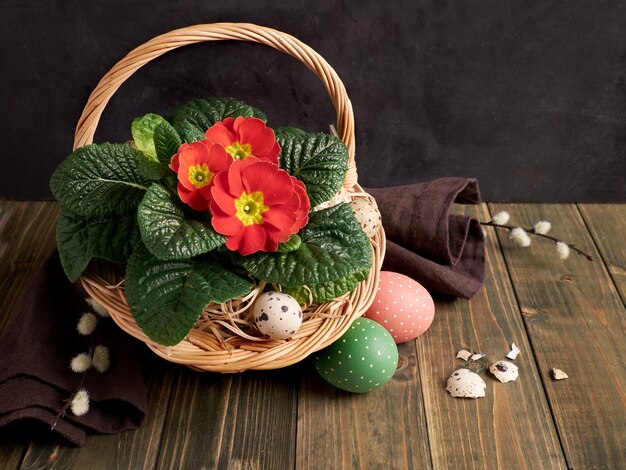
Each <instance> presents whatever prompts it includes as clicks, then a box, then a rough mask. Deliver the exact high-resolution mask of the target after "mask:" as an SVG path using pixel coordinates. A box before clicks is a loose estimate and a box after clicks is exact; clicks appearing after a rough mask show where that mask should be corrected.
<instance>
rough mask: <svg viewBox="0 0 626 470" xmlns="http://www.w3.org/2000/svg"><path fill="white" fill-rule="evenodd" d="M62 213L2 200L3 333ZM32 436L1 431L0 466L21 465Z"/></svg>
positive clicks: (45, 206)
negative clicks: (29, 438)
mask: <svg viewBox="0 0 626 470" xmlns="http://www.w3.org/2000/svg"><path fill="white" fill-rule="evenodd" d="M58 214H59V209H58V205H57V204H56V203H51V202H14V201H0V333H1V332H2V330H3V329H4V327H5V326H6V324H7V323H8V321H9V318H10V317H11V313H12V312H13V309H14V308H15V304H16V302H17V301H18V299H19V297H20V295H21V294H22V291H23V289H24V287H25V286H26V284H27V283H28V281H30V279H31V278H32V276H33V275H34V273H35V271H36V269H37V267H38V266H39V264H40V263H41V262H43V260H44V259H45V257H46V256H47V255H48V254H49V253H50V251H51V250H52V249H53V247H54V244H55V241H54V236H53V234H54V226H55V224H56V219H57V217H58ZM51 234H52V235H51ZM0 360H1V358H0ZM28 437H29V433H28V430H25V429H24V427H23V426H17V427H15V426H11V427H10V428H9V429H5V430H3V431H2V432H1V433H0V468H2V469H7V470H12V469H14V468H17V467H19V465H20V462H21V461H22V456H23V455H24V453H25V451H26V449H27V447H28V440H27V438H28Z"/></svg>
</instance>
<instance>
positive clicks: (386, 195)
mask: <svg viewBox="0 0 626 470" xmlns="http://www.w3.org/2000/svg"><path fill="white" fill-rule="evenodd" d="M366 191H367V192H369V193H370V194H371V195H372V196H374V198H375V199H376V202H377V203H378V208H379V209H380V213H381V215H382V222H383V227H384V228H385V232H386V234H387V254H386V255H385V259H384V262H383V269H384V270H386V271H394V272H398V273H401V274H404V275H406V276H409V277H411V278H413V279H415V280H416V281H417V282H419V283H420V284H422V285H423V286H424V287H425V288H426V289H427V290H428V291H429V292H431V293H434V292H437V293H440V294H446V295H452V296H454V297H463V298H466V299H470V298H472V297H473V296H474V295H475V294H476V292H478V290H479V289H480V287H481V286H482V284H483V281H484V280H485V239H484V235H483V231H482V227H481V226H480V223H479V222H478V221H477V220H475V219H472V218H470V217H467V216H462V215H451V214H450V213H449V211H450V206H451V205H452V204H453V203H455V202H456V203H460V204H478V203H480V191H479V189H478V182H477V181H476V180H475V179H469V178H440V179H437V180H434V181H431V182H429V183H419V184H411V185H406V186H396V187H391V188H381V189H366Z"/></svg>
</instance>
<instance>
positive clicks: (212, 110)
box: [171, 98, 267, 142]
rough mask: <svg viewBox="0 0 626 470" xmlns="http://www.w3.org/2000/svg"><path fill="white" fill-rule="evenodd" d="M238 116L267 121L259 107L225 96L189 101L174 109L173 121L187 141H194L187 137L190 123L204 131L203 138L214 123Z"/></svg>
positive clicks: (199, 130)
mask: <svg viewBox="0 0 626 470" xmlns="http://www.w3.org/2000/svg"><path fill="white" fill-rule="evenodd" d="M237 116H243V117H256V118H259V119H262V120H263V121H267V118H266V117H265V114H263V113H262V112H261V111H259V110H258V109H256V108H253V107H252V106H248V105H247V104H245V103H243V102H241V101H237V100H229V99H224V98H208V99H205V100H193V101H189V102H187V103H185V104H183V105H182V106H180V107H178V108H176V109H175V110H174V113H173V114H172V119H171V121H172V125H173V126H174V128H175V129H176V130H177V131H178V132H179V134H180V135H182V136H185V140H186V141H187V142H193V140H191V141H190V140H188V139H187V137H188V136H189V129H188V127H189V125H191V126H193V127H195V128H196V130H197V131H198V132H200V133H202V138H204V133H205V132H206V130H207V129H208V128H209V127H211V126H212V125H213V124H215V123H216V122H218V121H223V120H224V119H226V118H227V117H237ZM185 123H187V124H185ZM196 140H200V139H196Z"/></svg>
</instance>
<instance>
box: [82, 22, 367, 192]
mask: <svg viewBox="0 0 626 470" xmlns="http://www.w3.org/2000/svg"><path fill="white" fill-rule="evenodd" d="M225 40H236V41H250V42H257V43H260V44H265V45H267V46H270V47H273V48H274V49H277V50H279V51H281V52H284V53H286V54H289V55H291V56H293V57H295V58H296V59H298V60H299V61H300V62H302V63H303V64H304V65H306V66H307V67H308V68H309V69H310V70H311V71H313V72H314V73H315V74H316V75H317V76H318V77H319V78H320V80H322V83H323V84H324V87H325V88H326V91H327V92H328V94H329V96H330V99H331V101H332V103H333V105H334V107H335V110H336V112H337V133H338V135H339V138H340V139H341V140H342V141H343V142H344V143H345V144H346V147H347V148H348V155H349V160H348V173H347V174H346V179H345V181H344V187H345V188H347V189H352V187H353V186H354V185H355V184H356V182H357V174H356V166H355V163H354V113H353V111H352V104H351V103H350V100H349V99H348V95H347V93H346V88H345V86H344V85H343V83H342V81H341V79H340V78H339V76H338V75H337V73H336V72H335V71H334V70H333V69H332V67H331V66H330V65H328V62H326V60H324V59H323V58H322V57H321V56H320V55H319V54H318V53H317V52H315V51H314V50H313V49H311V48H310V47H309V46H307V45H306V44H304V43H302V42H300V41H299V40H298V39H296V38H294V37H293V36H290V35H289V34H286V33H282V32H280V31H277V30H275V29H271V28H266V27H263V26H257V25H254V24H249V23H212V24H200V25H195V26H189V27H186V28H181V29H176V30H174V31H170V32H169V33H165V34H162V35H160V36H157V37H155V38H153V39H151V40H150V41H148V42H146V43H145V44H143V45H141V46H139V47H137V48H135V49H133V50H132V51H131V52H130V53H128V55H126V57H124V58H123V59H122V60H120V61H119V62H118V63H117V64H115V65H114V66H113V68H112V69H111V70H110V71H109V72H108V73H107V74H106V75H105V76H104V77H102V79H101V80H100V82H99V83H98V85H97V86H96V88H95V89H94V91H93V92H92V93H91V95H89V99H88V100H87V104H86V105H85V109H83V113H82V115H81V116H80V119H79V120H78V124H77V125H76V132H75V134H74V147H73V148H74V150H76V149H77V148H78V147H82V146H83V145H87V144H90V143H92V142H93V137H94V134H95V132H96V127H97V126H98V122H99V120H100V116H101V115H102V111H104V108H105V107H106V105H107V103H108V102H109V100H110V99H111V97H112V96H113V94H114V93H115V92H116V91H117V89H118V88H119V87H120V86H121V85H122V84H123V83H124V81H126V79H127V78H128V77H130V76H131V75H132V74H133V73H135V72H136V71H137V70H139V69H140V68H141V67H142V66H143V65H145V64H146V63H148V62H150V61H151V60H152V59H155V58H157V57H159V56H161V55H163V54H165V53H166V52H168V51H171V50H172V49H177V48H179V47H182V46H187V45H189V44H196V43H199V42H205V41H225Z"/></svg>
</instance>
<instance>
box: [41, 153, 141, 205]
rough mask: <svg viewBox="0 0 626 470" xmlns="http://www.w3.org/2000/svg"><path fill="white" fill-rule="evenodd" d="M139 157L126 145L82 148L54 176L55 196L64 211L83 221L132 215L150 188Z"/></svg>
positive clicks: (52, 186)
mask: <svg viewBox="0 0 626 470" xmlns="http://www.w3.org/2000/svg"><path fill="white" fill-rule="evenodd" d="M138 154H139V151H138V150H135V149H133V148H131V147H129V146H128V145H125V144H99V145H97V144H91V145H87V146H85V147H81V148H79V149H77V150H76V151H75V152H74V153H72V154H70V156H69V157H67V158H66V159H65V160H64V161H63V162H62V163H61V164H60V165H59V167H58V168H57V169H56V170H55V172H54V173H53V174H52V178H51V179H50V189H51V190H52V194H54V197H55V198H57V200H58V201H59V202H60V203H61V206H62V207H63V208H64V209H67V210H69V211H70V212H73V213H75V214H77V215H82V216H84V217H105V216H109V215H124V214H128V213H130V212H133V211H134V210H135V209H136V207H137V205H138V204H139V201H141V198H142V197H143V194H144V192H145V190H146V189H148V188H147V186H148V185H149V181H147V180H146V179H145V178H143V177H142V176H140V175H139V172H138V170H137V158H138V157H137V156H138Z"/></svg>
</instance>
